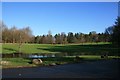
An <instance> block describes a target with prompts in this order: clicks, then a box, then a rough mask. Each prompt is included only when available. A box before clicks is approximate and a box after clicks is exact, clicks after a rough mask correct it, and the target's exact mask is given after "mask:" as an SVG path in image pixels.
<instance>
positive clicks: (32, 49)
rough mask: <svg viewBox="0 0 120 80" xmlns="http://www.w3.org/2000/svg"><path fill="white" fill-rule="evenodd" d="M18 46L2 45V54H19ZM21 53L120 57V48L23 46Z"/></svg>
mask: <svg viewBox="0 0 120 80" xmlns="http://www.w3.org/2000/svg"><path fill="white" fill-rule="evenodd" d="M18 51H19V49H18V44H9V43H8V44H2V53H3V54H6V53H7V54H11V53H15V52H18ZM21 51H22V52H23V53H25V54H30V53H61V54H62V53H67V54H69V55H74V54H75V55H77V54H78V55H102V54H108V55H120V54H119V52H120V48H114V47H113V46H112V45H111V44H110V43H98V44H96V43H84V44H66V45H61V44H55V45H52V44H23V45H22V48H21Z"/></svg>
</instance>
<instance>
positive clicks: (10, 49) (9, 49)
mask: <svg viewBox="0 0 120 80" xmlns="http://www.w3.org/2000/svg"><path fill="white" fill-rule="evenodd" d="M4 49H5V50H8V51H13V52H18V50H15V49H12V48H4Z"/></svg>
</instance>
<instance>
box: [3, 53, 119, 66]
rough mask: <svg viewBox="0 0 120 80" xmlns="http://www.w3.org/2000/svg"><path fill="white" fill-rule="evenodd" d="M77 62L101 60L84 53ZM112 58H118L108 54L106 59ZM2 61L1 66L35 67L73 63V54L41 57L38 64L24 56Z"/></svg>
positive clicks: (98, 57)
mask: <svg viewBox="0 0 120 80" xmlns="http://www.w3.org/2000/svg"><path fill="white" fill-rule="evenodd" d="M79 57H80V60H79V62H85V61H96V60H102V59H101V57H100V56H95V55H84V56H79ZM112 58H120V57H116V56H109V57H108V59H107V60H109V59H112ZM2 61H7V62H8V63H7V64H3V65H2V67H3V68H20V67H36V66H48V65H49V64H51V63H56V64H67V63H75V62H76V61H75V56H66V57H55V58H43V59H42V61H43V63H42V64H40V65H35V64H31V59H24V58H3V59H2Z"/></svg>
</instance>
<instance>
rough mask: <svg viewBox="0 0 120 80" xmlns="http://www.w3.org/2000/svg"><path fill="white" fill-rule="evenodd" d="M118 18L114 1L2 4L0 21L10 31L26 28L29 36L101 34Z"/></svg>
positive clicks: (116, 5)
mask: <svg viewBox="0 0 120 80" xmlns="http://www.w3.org/2000/svg"><path fill="white" fill-rule="evenodd" d="M117 16H118V3H117V2H2V20H3V22H4V23H5V24H6V25H7V26H8V27H9V28H11V27H12V26H14V25H15V26H16V27H17V28H23V27H27V26H29V27H30V29H31V30H32V33H33V35H43V34H47V33H48V31H49V30H50V31H51V32H52V34H53V35H55V34H56V33H61V32H65V33H66V34H67V33H68V32H73V33H77V32H82V33H89V32H90V31H96V32H97V33H101V32H104V31H105V28H107V27H109V26H112V25H113V24H114V22H115V20H116V18H117Z"/></svg>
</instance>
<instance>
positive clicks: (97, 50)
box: [2, 43, 120, 68]
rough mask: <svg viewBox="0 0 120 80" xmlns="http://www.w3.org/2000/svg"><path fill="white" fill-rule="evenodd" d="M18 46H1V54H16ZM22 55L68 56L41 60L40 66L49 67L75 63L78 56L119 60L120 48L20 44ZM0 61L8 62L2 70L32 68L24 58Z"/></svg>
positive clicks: (103, 44)
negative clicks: (53, 64) (102, 56)
mask: <svg viewBox="0 0 120 80" xmlns="http://www.w3.org/2000/svg"><path fill="white" fill-rule="evenodd" d="M18 47H19V46H18V44H10V43H7V44H2V54H11V53H16V52H18V50H19V48H18ZM21 51H22V53H24V54H31V53H38V54H41V53H47V54H50V53H60V54H62V53H65V54H69V55H68V56H65V57H55V58H42V60H43V64H42V65H49V64H51V63H59V64H65V63H71V62H72V63H73V62H75V61H74V59H75V55H80V61H86V60H88V61H91V60H101V57H100V55H102V54H108V55H109V56H108V59H112V58H120V57H118V56H117V55H119V52H120V48H115V47H113V46H112V45H111V44H110V43H97V44H96V43H92V44H91V43H84V44H64V45H63V44H54V45H52V44H22V48H21ZM2 61H8V62H9V64H7V65H2V66H3V68H13V67H33V66H36V65H34V64H29V62H31V60H30V59H25V58H3V59H2Z"/></svg>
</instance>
